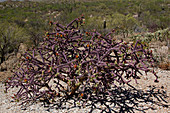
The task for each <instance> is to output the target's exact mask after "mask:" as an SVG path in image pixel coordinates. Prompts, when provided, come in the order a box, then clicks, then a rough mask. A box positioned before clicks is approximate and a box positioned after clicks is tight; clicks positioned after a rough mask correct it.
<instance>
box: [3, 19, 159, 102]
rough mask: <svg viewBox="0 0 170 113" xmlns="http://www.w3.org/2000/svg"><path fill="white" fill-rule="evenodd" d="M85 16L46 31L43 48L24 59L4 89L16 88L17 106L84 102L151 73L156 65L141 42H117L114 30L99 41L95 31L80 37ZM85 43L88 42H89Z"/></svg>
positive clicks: (29, 53)
mask: <svg viewBox="0 0 170 113" xmlns="http://www.w3.org/2000/svg"><path fill="white" fill-rule="evenodd" d="M83 18H84V17H83V16H81V17H80V18H76V19H74V20H73V21H72V22H71V23H69V24H68V25H66V26H63V25H61V24H59V23H54V22H50V24H51V25H52V26H55V27H54V28H55V29H54V31H53V32H47V33H46V36H45V38H44V41H43V43H42V44H41V45H40V46H39V47H38V48H37V49H33V50H28V51H27V52H26V53H25V54H23V57H22V63H21V67H20V69H19V71H16V72H14V76H13V77H12V78H9V80H7V81H6V82H5V85H6V90H5V92H7V91H8V89H10V88H13V87H18V88H19V90H18V92H17V93H16V94H15V95H14V96H13V97H12V98H14V99H15V100H16V101H21V102H22V103H21V104H24V103H28V102H30V101H33V102H35V101H37V100H40V99H41V100H46V101H48V102H50V103H53V102H55V98H60V97H62V98H63V99H68V98H70V97H72V96H76V98H77V99H85V100H86V101H85V102H87V101H88V100H90V99H91V98H90V97H91V96H92V95H93V96H94V95H95V98H100V97H101V95H104V94H106V93H107V94H108V95H112V93H113V92H112V91H111V90H110V89H111V88H113V87H116V86H118V85H123V84H129V82H130V81H131V80H132V79H135V80H137V79H138V78H139V74H141V71H145V72H146V73H147V72H151V73H153V75H154V76H155V77H156V80H155V82H158V80H157V79H158V76H157V75H156V73H155V72H154V70H153V69H152V68H151V67H152V66H153V65H154V59H153V57H152V51H150V50H149V49H147V48H146V47H145V45H144V44H142V43H141V42H140V41H136V42H134V43H127V42H124V41H123V40H121V41H119V42H116V41H114V40H113V37H112V36H111V34H112V33H114V30H112V31H111V32H109V33H108V34H106V35H105V36H103V35H102V34H100V33H98V32H97V31H96V30H93V31H92V32H85V33H80V30H79V27H80V26H82V25H83V24H84V22H83ZM87 39H88V40H87Z"/></svg>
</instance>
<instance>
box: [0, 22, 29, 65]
mask: <svg viewBox="0 0 170 113" xmlns="http://www.w3.org/2000/svg"><path fill="white" fill-rule="evenodd" d="M24 38H26V35H25V33H24V30H23V28H21V27H18V26H17V25H14V24H13V25H12V24H9V23H7V22H5V23H1V24H0V63H3V62H4V61H5V56H6V55H7V54H8V53H11V52H13V51H18V47H19V45H20V43H21V42H23V40H24Z"/></svg>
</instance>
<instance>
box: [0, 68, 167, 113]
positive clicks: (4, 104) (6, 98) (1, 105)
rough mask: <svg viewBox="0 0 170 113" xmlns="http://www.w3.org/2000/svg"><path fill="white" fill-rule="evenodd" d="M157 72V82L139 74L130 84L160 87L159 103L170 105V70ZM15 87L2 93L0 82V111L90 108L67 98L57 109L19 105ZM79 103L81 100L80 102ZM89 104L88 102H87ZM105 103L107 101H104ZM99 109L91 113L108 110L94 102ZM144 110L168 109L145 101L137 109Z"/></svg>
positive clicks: (48, 112)
mask: <svg viewBox="0 0 170 113" xmlns="http://www.w3.org/2000/svg"><path fill="white" fill-rule="evenodd" d="M156 71H157V72H158V76H159V77H160V78H159V83H154V76H149V75H150V74H149V75H147V76H146V75H144V76H141V79H139V80H138V84H136V83H135V82H134V81H132V82H131V85H133V86H135V87H136V88H138V89H141V90H148V91H149V90H150V89H149V87H148V86H150V87H156V88H157V90H158V89H161V90H164V91H165V92H166V94H167V96H168V97H167V98H165V100H166V101H167V103H166V102H163V101H161V103H163V104H165V105H170V98H169V96H170V71H166V70H160V69H157V70H156ZM16 91H17V89H16V88H13V89H10V90H9V92H8V93H4V85H3V83H2V82H0V113H88V112H90V110H91V107H92V106H86V107H84V108H83V107H82V106H79V105H78V104H77V101H74V100H68V101H67V102H65V103H63V104H62V106H61V107H60V108H58V109H56V108H57V107H56V106H55V105H49V106H44V104H43V103H42V102H37V103H33V104H32V105H30V106H28V107H23V106H19V103H17V102H14V101H13V100H12V98H11V96H13V94H14V93H16ZM80 103H81V102H80ZM88 104H90V102H89V103H88ZM106 104H107V102H106ZM95 105H96V107H97V108H99V109H93V111H92V113H100V112H102V110H105V112H109V109H107V108H106V106H104V105H101V104H100V103H97V104H95ZM109 106H110V108H114V110H115V111H118V110H120V109H118V108H119V107H120V106H113V105H109ZM150 107H152V109H148V110H146V111H145V112H147V113H168V112H170V109H169V107H168V106H159V105H157V104H153V103H150V102H147V103H140V104H139V107H138V108H139V109H142V108H150ZM134 111H135V113H141V111H139V110H134Z"/></svg>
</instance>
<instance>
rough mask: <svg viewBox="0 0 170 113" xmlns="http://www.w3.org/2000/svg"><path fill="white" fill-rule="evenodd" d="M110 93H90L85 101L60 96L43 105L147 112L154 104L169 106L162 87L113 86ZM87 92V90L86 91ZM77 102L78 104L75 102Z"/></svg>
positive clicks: (104, 111)
mask: <svg viewBox="0 0 170 113" xmlns="http://www.w3.org/2000/svg"><path fill="white" fill-rule="evenodd" d="M110 92H112V93H111V95H110V94H108V93H101V94H98V95H97V96H96V95H91V96H90V98H89V100H88V101H87V99H86V98H87V97H83V99H81V100H80V98H76V96H78V95H75V96H74V97H70V98H67V99H66V98H60V99H59V100H58V101H57V102H56V103H54V104H52V105H49V104H48V103H47V102H44V106H46V107H49V108H48V110H49V111H50V109H61V110H62V109H67V110H68V111H71V110H74V109H75V108H78V109H84V108H85V109H86V110H87V109H88V112H89V113H93V112H94V113H95V112H101V113H125V112H129V113H135V112H137V111H138V112H143V113H145V112H147V110H149V109H151V110H156V107H155V106H162V107H167V108H168V107H169V105H168V102H167V101H166V99H167V98H168V96H167V93H166V91H165V90H164V89H161V88H158V87H155V86H148V88H147V90H140V89H136V88H135V87H133V86H130V85H129V87H127V88H125V87H115V88H112V89H111V90H110ZM88 93H89V92H88ZM77 103H79V104H77Z"/></svg>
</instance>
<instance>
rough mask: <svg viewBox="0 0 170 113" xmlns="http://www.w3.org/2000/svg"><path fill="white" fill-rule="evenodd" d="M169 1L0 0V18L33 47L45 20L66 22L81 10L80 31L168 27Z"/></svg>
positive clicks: (128, 31)
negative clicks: (35, 0) (2, 0)
mask: <svg viewBox="0 0 170 113" xmlns="http://www.w3.org/2000/svg"><path fill="white" fill-rule="evenodd" d="M169 4H170V2H169V1H168V0H149V1H148V0H121V1H119V0H82V1H81V0H80V1H76V0H62V1H58V0H51V1H40V2H33V1H28V0H24V1H23V2H21V1H6V2H1V3H0V22H1V23H7V25H8V26H10V25H14V24H15V25H17V26H18V27H19V28H22V29H23V33H24V34H26V35H27V37H28V38H27V41H24V43H26V44H27V45H28V46H29V47H30V46H31V47H37V46H38V44H39V43H40V42H41V41H42V38H41V37H43V33H44V32H46V31H48V30H50V28H49V27H48V26H47V24H48V23H49V21H59V22H61V24H63V25H66V23H69V22H70V21H71V20H73V19H74V18H76V17H78V16H79V15H81V14H84V15H85V19H86V22H85V23H86V25H85V26H84V28H81V30H82V32H83V31H88V30H89V31H91V30H93V29H96V30H98V31H99V32H102V33H103V34H107V33H108V32H109V31H110V29H113V28H115V29H116V34H117V35H119V36H120V37H124V38H126V37H128V36H131V35H132V34H133V33H135V32H147V31H150V32H155V31H157V30H162V29H166V28H168V27H169V26H170V23H169V22H170V20H169V19H170V18H169V15H168V14H169V13H170V10H169V6H168V5H169ZM104 20H105V21H106V24H105V28H104ZM7 25H6V26H7ZM103 28H104V29H103ZM18 43H19V42H18ZM15 48H17V47H15ZM1 52H2V51H1ZM1 54H3V53H1ZM1 63H2V61H1Z"/></svg>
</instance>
